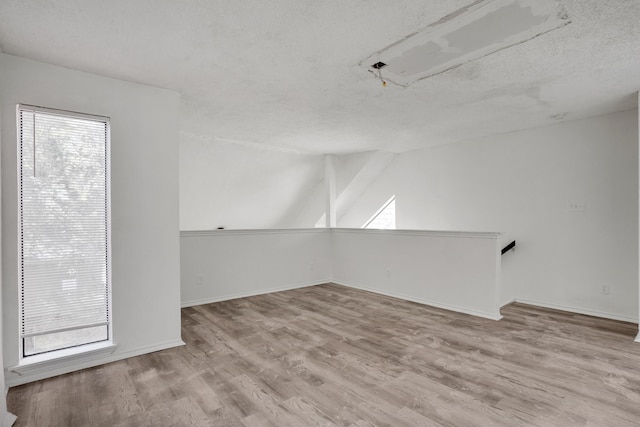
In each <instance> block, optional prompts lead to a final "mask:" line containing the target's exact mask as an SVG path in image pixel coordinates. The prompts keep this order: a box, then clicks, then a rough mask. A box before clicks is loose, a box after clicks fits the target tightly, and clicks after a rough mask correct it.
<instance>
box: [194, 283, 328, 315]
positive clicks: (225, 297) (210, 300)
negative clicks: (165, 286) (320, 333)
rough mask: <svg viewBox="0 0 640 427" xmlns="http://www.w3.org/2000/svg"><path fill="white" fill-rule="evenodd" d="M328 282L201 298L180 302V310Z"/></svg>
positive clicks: (298, 284)
mask: <svg viewBox="0 0 640 427" xmlns="http://www.w3.org/2000/svg"><path fill="white" fill-rule="evenodd" d="M329 282H331V281H330V280H329V279H326V280H319V281H313V282H304V283H297V284H294V285H287V286H278V287H275V288H265V289H257V290H254V291H248V292H239V293H237V294H227V295H222V296H214V297H207V298H201V299H197V300H189V301H182V303H181V306H182V308H185V307H193V306H195V305H204V304H211V303H214V302H221V301H229V300H233V299H238V298H246V297H254V296H256V295H264V294H272V293H274V292H282V291H290V290H293V289H300V288H307V287H309V286H317V285H323V284H325V283H329Z"/></svg>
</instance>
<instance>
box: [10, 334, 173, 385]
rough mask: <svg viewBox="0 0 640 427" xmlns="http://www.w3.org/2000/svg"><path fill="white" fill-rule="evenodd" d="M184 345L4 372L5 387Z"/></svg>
mask: <svg viewBox="0 0 640 427" xmlns="http://www.w3.org/2000/svg"><path fill="white" fill-rule="evenodd" d="M182 345H185V344H184V342H183V341H182V340H173V341H166V342H163V343H160V344H155V345H152V346H147V347H140V348H137V349H134V350H130V351H125V352H121V353H113V354H108V355H100V356H96V357H90V358H87V359H82V360H77V359H75V360H72V361H67V362H60V363H55V361H52V364H51V365H49V366H47V367H43V368H42V369H37V370H32V371H30V372H28V373H24V374H22V375H20V374H18V373H16V372H12V371H5V384H6V385H7V387H15V386H18V385H22V384H26V383H30V382H33V381H39V380H43V379H45V378H51V377H55V376H58V375H62V374H67V373H69V372H74V371H79V370H81V369H86V368H93V367H95V366H100V365H104V364H107V363H111V362H116V361H118V360H122V359H128V358H130V357H135V356H140V355H143V354H147V353H153V352H155V351H160V350H166V349H168V348H173V347H179V346H182Z"/></svg>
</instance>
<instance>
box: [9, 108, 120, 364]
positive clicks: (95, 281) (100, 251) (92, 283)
mask: <svg viewBox="0 0 640 427" xmlns="http://www.w3.org/2000/svg"><path fill="white" fill-rule="evenodd" d="M18 145H19V147H18V149H19V176H18V184H19V189H18V192H19V209H20V211H19V262H20V266H19V272H20V340H21V346H20V347H21V358H27V357H29V356H34V355H38V354H42V353H47V352H54V351H56V350H61V349H68V348H71V347H79V346H82V345H85V344H90V343H97V342H101V341H110V340H111V313H110V306H111V304H110V303H111V286H110V282H111V280H110V239H109V216H110V214H109V119H108V118H105V117H96V116H89V115H84V114H77V113H70V112H66V111H59V110H51V109H46V108H40V107H31V106H26V105H18ZM51 356H55V353H53V354H52V355H51Z"/></svg>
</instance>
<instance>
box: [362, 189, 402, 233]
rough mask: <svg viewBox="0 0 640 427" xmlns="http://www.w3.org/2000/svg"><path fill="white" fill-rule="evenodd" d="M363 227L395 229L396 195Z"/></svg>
mask: <svg viewBox="0 0 640 427" xmlns="http://www.w3.org/2000/svg"><path fill="white" fill-rule="evenodd" d="M362 228H377V229H383V230H385V229H386V230H393V229H395V228H396V196H393V197H391V198H390V199H389V200H388V201H387V202H386V203H385V204H384V205H382V207H381V208H380V209H378V211H377V212H376V213H375V214H373V216H372V217H371V218H370V219H369V221H367V222H366V223H365V224H364V225H363V226H362Z"/></svg>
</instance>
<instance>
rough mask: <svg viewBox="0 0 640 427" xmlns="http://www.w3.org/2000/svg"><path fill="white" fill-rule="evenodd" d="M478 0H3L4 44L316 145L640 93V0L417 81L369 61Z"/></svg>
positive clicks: (213, 118) (419, 136) (544, 116)
mask: <svg viewBox="0 0 640 427" xmlns="http://www.w3.org/2000/svg"><path fill="white" fill-rule="evenodd" d="M487 1H488V0H487ZM522 1H523V2H524V3H526V2H527V1H528V0H522ZM553 1H555V0H553ZM475 3H478V2H477V1H473V0H432V1H428V2H427V1H422V0H394V1H388V0H329V1H317V0H270V1H264V0H238V1H228V0H225V1H222V0H181V1H170V0H136V1H130V0H112V1H109V2H105V1H97V0H50V1H44V0H40V1H24V0H2V1H1V2H0V48H1V49H2V51H3V52H5V53H10V54H15V55H19V56H24V57H27V58H32V59H36V60H41V61H44V62H49V63H52V64H57V65H62V66H66V67H70V68H74V69H79V70H85V71H88V72H92V73H97V74H102V75H106V76H110V77H115V78H120V79H124V80H130V81H134V82H140V83H145V84H150V85H155V86H160V87H164V88H169V89H173V90H177V91H179V92H180V93H182V112H181V114H182V115H181V129H182V131H183V132H187V133H188V134H190V135H202V136H203V137H210V138H218V139H224V140H225V141H237V142H241V143H250V144H264V145H265V146H266V147H276V148H278V149H287V150H289V149H290V150H297V151H302V152H310V153H350V152H359V151H367V150H378V149H383V150H388V151H395V152H402V151H406V150H411V149H416V148H421V147H427V146H432V145H439V144H445V143H451V142H455V141H460V140H465V139H470V138H475V137H480V136H486V135H491V134H496V133H504V132H509V131H512V130H517V129H525V128H531V127H537V126H544V125H546V124H550V123H554V122H556V121H558V120H570V119H575V118H583V117H587V116H593V115H598V114H604V113H608V112H613V111H620V110H625V109H629V108H633V107H635V106H636V104H637V102H636V97H634V96H633V94H634V92H635V91H637V90H638V88H640V2H638V1H636V0H560V1H558V2H557V3H558V8H559V10H562V11H563V13H566V15H567V16H568V19H569V20H570V24H568V25H565V26H562V27H561V28H558V29H555V30H553V31H550V32H548V33H545V34H542V35H540V36H538V37H535V38H533V39H531V40H529V41H526V42H524V43H521V44H517V45H514V46H511V47H509V48H506V49H503V50H500V51H498V52H495V53H492V54H490V55H488V56H485V57H482V58H479V59H474V60H470V61H468V62H466V63H465V64H463V65H462V66H459V67H457V68H454V69H451V70H449V71H446V72H443V73H440V74H438V75H436V76H433V77H430V78H428V79H424V80H421V81H419V82H416V83H414V84H412V85H410V86H408V87H406V88H403V87H397V86H394V85H388V86H387V87H382V85H381V84H380V81H379V80H377V79H375V78H374V77H373V75H372V74H370V73H368V72H367V71H366V70H364V69H363V68H362V67H361V66H359V65H358V64H359V62H360V61H363V60H364V59H366V58H369V57H370V56H371V55H373V54H374V53H375V52H378V51H380V50H381V49H383V48H384V47H386V46H389V45H391V44H393V43H396V42H398V41H399V40H402V39H403V38H405V37H406V36H408V35H410V34H412V33H414V32H418V31H422V30H424V29H425V28H428V27H429V26H430V25H432V24H433V23H435V22H437V21H439V20H441V19H442V18H444V17H446V16H447V15H450V14H455V13H456V11H458V10H460V9H462V8H465V7H468V6H469V5H471V4H475ZM534 3H535V2H534Z"/></svg>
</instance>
